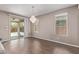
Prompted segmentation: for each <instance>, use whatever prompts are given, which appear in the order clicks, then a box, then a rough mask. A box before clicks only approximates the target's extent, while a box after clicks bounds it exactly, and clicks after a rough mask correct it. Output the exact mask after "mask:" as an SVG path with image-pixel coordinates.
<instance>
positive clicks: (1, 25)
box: [0, 12, 9, 40]
mask: <svg viewBox="0 0 79 59" xmlns="http://www.w3.org/2000/svg"><path fill="white" fill-rule="evenodd" d="M8 25H9V20H8V14H6V13H3V12H0V38H2V39H3V40H8V39H9V30H8V28H9V26H8Z"/></svg>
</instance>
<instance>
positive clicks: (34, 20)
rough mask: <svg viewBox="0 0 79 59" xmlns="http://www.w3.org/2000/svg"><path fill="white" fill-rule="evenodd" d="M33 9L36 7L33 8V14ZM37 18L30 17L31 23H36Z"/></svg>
mask: <svg viewBox="0 0 79 59" xmlns="http://www.w3.org/2000/svg"><path fill="white" fill-rule="evenodd" d="M33 9H34V6H32V13H33ZM36 20H37V19H36V17H35V16H34V15H32V16H31V17H30V21H31V22H32V23H35V22H36Z"/></svg>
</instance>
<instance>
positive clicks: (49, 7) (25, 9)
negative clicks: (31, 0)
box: [0, 4, 75, 17]
mask: <svg viewBox="0 0 79 59" xmlns="http://www.w3.org/2000/svg"><path fill="white" fill-rule="evenodd" d="M73 5H75V4H0V10H2V11H6V12H11V13H14V14H18V15H22V16H28V17H29V16H31V15H35V16H38V15H43V14H46V13H49V12H53V11H55V10H58V9H62V8H66V7H71V6H73ZM32 6H34V8H32Z"/></svg>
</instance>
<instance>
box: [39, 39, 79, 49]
mask: <svg viewBox="0 0 79 59" xmlns="http://www.w3.org/2000/svg"><path fill="white" fill-rule="evenodd" d="M39 39H41V38H39ZM43 40H47V41H51V42H56V43H60V44H64V45H68V46H72V47H76V48H79V46H78V45H73V44H69V43H65V42H60V41H56V40H51V39H43Z"/></svg>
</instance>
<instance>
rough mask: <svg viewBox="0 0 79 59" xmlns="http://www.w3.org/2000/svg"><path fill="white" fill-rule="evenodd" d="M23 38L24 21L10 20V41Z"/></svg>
mask: <svg viewBox="0 0 79 59" xmlns="http://www.w3.org/2000/svg"><path fill="white" fill-rule="evenodd" d="M23 37H24V20H23V19H17V18H11V19H10V39H12V40H13V39H20V38H23Z"/></svg>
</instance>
